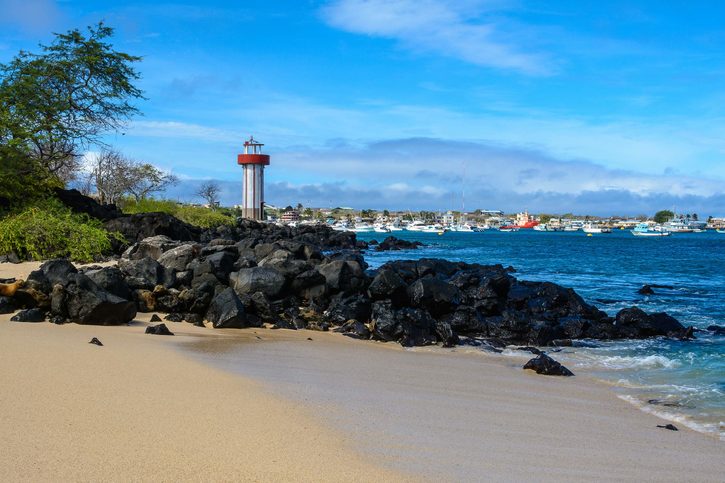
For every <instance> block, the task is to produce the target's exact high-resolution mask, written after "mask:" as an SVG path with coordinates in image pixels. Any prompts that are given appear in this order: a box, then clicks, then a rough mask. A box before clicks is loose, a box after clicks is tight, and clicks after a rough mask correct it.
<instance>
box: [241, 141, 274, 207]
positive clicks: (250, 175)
mask: <svg viewBox="0 0 725 483" xmlns="http://www.w3.org/2000/svg"><path fill="white" fill-rule="evenodd" d="M262 146H264V144H262V143H260V142H258V141H256V140H255V139H254V137H253V136H250V137H249V141H244V154H239V155H237V164H241V165H242V168H243V169H244V174H243V177H242V216H243V217H244V218H251V219H253V220H261V219H263V218H264V167H265V166H268V165H269V155H268V154H262Z"/></svg>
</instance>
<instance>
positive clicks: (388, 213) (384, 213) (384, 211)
mask: <svg viewBox="0 0 725 483" xmlns="http://www.w3.org/2000/svg"><path fill="white" fill-rule="evenodd" d="M383 216H384V217H385V218H388V217H389V216H390V212H389V211H388V210H383Z"/></svg>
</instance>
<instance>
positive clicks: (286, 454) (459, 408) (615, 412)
mask: <svg viewBox="0 0 725 483" xmlns="http://www.w3.org/2000/svg"><path fill="white" fill-rule="evenodd" d="M15 267H16V268H17V267H18V266H15ZM0 268H3V267H0ZM25 268H26V269H27V270H28V271H29V270H31V269H33V268H35V267H34V266H31V265H28V266H26V267H25ZM1 273H3V275H2V276H11V275H5V272H4V271H1ZM21 275H23V274H22V273H18V274H16V276H21ZM150 316H151V313H146V314H139V316H138V317H137V318H136V321H141V322H134V323H133V324H132V325H131V326H120V327H99V326H83V325H76V324H67V325H63V326H55V325H52V324H47V323H40V324H32V323H15V322H13V323H10V322H8V320H9V318H10V315H2V316H0V334H1V335H2V337H0V341H2V343H3V345H5V346H6V347H3V350H2V351H1V352H2V354H0V362H2V364H3V367H6V368H10V367H17V368H18V372H17V373H14V371H8V370H5V371H3V372H2V381H1V382H2V385H3V387H4V388H5V389H6V390H5V394H4V396H5V397H2V398H1V399H0V402H1V403H2V404H1V406H0V407H1V408H2V409H3V411H2V413H3V416H2V417H1V418H0V421H2V424H0V426H2V427H3V428H5V430H4V434H2V436H3V438H4V440H6V441H12V444H11V445H9V450H8V451H6V452H5V454H3V455H0V475H4V476H6V477H7V479H12V480H16V479H57V478H59V477H64V479H88V478H96V479H99V478H100V479H108V478H109V475H114V476H115V477H116V478H117V479H129V478H135V479H153V477H154V475H158V474H164V476H165V477H167V478H174V479H184V478H194V477H196V478H199V477H204V476H206V477H216V478H217V479H218V478H223V477H227V478H237V479H262V480H269V479H285V480H288V479H296V480H299V479H308V480H316V481H320V480H339V479H345V480H356V481H357V480H364V479H369V480H373V479H378V480H379V479H383V480H384V481H393V480H405V479H416V480H420V479H440V478H446V477H447V478H449V479H450V478H452V477H453V476H455V477H456V479H469V480H470V479H476V476H480V474H487V475H488V477H489V478H495V479H522V478H523V479H532V478H535V479H537V480H552V481H554V480H555V481H562V480H571V481H575V480H579V481H580V480H581V479H602V478H605V477H609V478H612V479H632V480H634V479H637V480H642V479H657V480H661V481H682V480H683V479H695V480H698V481H719V477H721V475H722V474H723V472H725V462H722V458H721V455H722V450H723V446H722V443H721V442H720V441H718V440H716V439H714V438H710V437H708V435H706V434H703V433H699V432H695V431H693V430H690V429H686V428H681V431H679V432H671V431H666V430H662V429H659V428H656V424H658V423H659V424H661V423H662V421H663V420H662V419H661V418H659V417H657V416H653V415H650V414H646V413H645V412H644V411H641V410H640V409H637V408H636V407H634V406H633V405H631V404H629V403H626V402H625V401H622V400H621V399H619V398H618V397H617V396H616V394H615V393H614V392H613V391H612V390H611V389H610V388H607V387H605V385H604V384H601V383H598V382H597V381H596V380H595V379H594V378H592V377H589V376H587V375H580V376H577V377H575V378H553V377H548V376H539V375H536V374H533V373H530V371H523V370H522V369H521V364H522V363H523V361H524V360H525V359H526V356H522V357H521V360H517V359H516V358H512V357H507V358H506V359H504V358H501V357H497V356H492V355H489V354H485V353H481V352H480V351H476V352H477V353H476V354H470V356H469V354H465V352H467V350H466V349H465V348H460V347H459V348H457V349H453V350H446V351H443V350H431V349H429V348H414V349H403V348H402V347H400V346H399V345H398V344H384V343H377V342H367V343H366V341H357V340H352V339H350V338H347V337H344V336H342V335H340V334H333V333H325V332H315V331H288V330H270V329H251V328H250V329H243V330H238V329H217V330H210V329H202V328H197V327H193V326H191V325H190V324H186V323H169V322H165V323H166V324H167V326H168V327H169V328H170V329H171V330H172V331H173V332H175V333H177V336H175V337H163V336H149V335H145V334H143V329H144V328H145V326H146V322H147V321H148V320H149V318H150ZM94 336H97V337H99V338H100V339H101V340H102V341H103V342H104V343H105V344H106V346H104V347H102V348H99V347H95V346H92V345H89V344H87V342H88V340H89V339H90V338H91V337H94ZM257 337H261V338H262V340H261V341H260V340H259V339H257ZM308 338H312V339H313V340H312V341H308V340H307V339H308ZM257 342H259V343H257ZM194 346H196V348H194ZM200 347H206V348H207V349H206V350H207V352H206V356H207V357H206V360H204V359H205V357H204V355H203V354H204V352H203V351H202V352H201V356H200V352H199V348H200ZM240 349H243V350H242V352H241V353H242V355H243V358H246V359H244V360H245V361H246V362H247V363H249V364H248V367H247V369H249V368H250V367H251V368H252V369H254V370H246V373H245V371H240V370H239V364H238V363H239V361H240V359H239V357H238V356H239V353H238V352H235V351H239V350H240ZM99 351H102V352H99ZM225 351H226V353H227V355H229V354H231V355H233V357H232V359H231V361H232V367H230V365H229V364H230V361H229V360H226V361H220V360H216V361H214V360H209V357H212V358H218V357H219V356H220V355H221V356H223V355H224V353H225ZM194 352H195V354H196V355H194ZM456 352H457V353H456ZM470 352H473V351H472V350H471V351H470ZM109 353H111V354H109ZM99 354H103V358H102V359H101V358H98V355H99ZM109 355H110V357H109ZM200 359H201V361H200ZM506 361H509V362H510V363H507V362H506ZM200 362H203V364H202V363H200ZM235 364H236V365H237V366H236V367H234V365H235ZM255 364H256V366H255ZM210 365H211V366H213V367H210ZM255 367H256V368H255ZM260 368H261V372H259V369H260ZM391 368H394V369H395V370H394V371H392V372H391ZM255 370H257V372H256V373H255V372H254V371H255ZM396 371H397V372H396ZM230 372H231V373H232V374H230ZM429 373H430V374H429ZM385 374H387V376H390V375H391V374H398V375H400V374H402V376H400V377H402V381H401V380H398V379H399V377H397V376H396V377H394V378H393V379H392V380H390V378H389V377H388V378H387V379H386V378H382V380H381V377H380V376H381V375H385ZM474 375H475V376H476V377H478V378H479V379H477V380H476V381H474V382H475V384H474V383H472V381H471V380H470V377H473V376H474ZM285 377H287V378H288V379H285ZM289 378H292V379H289ZM109 379H110V380H109ZM300 381H302V382H303V383H304V384H306V386H307V387H308V388H310V389H308V390H307V392H299V384H300ZM358 383H359V384H360V385H357V384H358ZM295 385H296V386H295ZM200 386H201V387H203V388H204V389H205V391H206V392H205V393H202V394H200V393H199V387H200ZM40 387H43V388H44V389H45V391H44V392H41V391H39V390H38V388H40ZM68 387H72V388H73V391H72V394H69V393H68ZM290 388H292V389H295V388H297V389H296V390H297V393H295V391H294V390H293V391H291V392H290ZM472 389H473V390H472ZM446 390H448V391H449V392H450V393H448V394H446V393H445V391H446ZM346 391H347V392H346ZM330 392H332V396H331V395H330ZM340 392H343V393H345V394H348V393H349V394H351V395H350V396H349V397H348V396H345V394H343V396H344V397H343V398H342V399H340V398H339V397H338V396H337V395H336V394H337V393H340ZM300 396H301V397H300ZM532 396H533V397H532ZM390 397H393V399H392V400H391V399H389V398H390ZM77 399H80V404H79V403H78V401H77ZM240 401H242V404H241V406H242V407H241V408H240V407H239V406H240V404H239V403H240ZM398 401H404V402H406V403H407V404H408V406H406V407H405V410H404V411H403V412H400V411H399V410H398V409H396V408H395V407H394V404H395V403H396V402H398ZM220 402H221V404H220ZM351 409H352V412H351ZM371 410H374V411H375V412H374V414H372V416H373V417H371V413H370V411H371ZM366 411H367V412H366ZM481 411H484V413H481ZM386 413H387V415H388V416H386V417H388V418H390V417H393V419H392V420H391V419H387V420H386V419H385V417H382V419H379V421H377V422H376V419H375V417H378V418H380V417H381V415H382V416H385V415H386ZM260 415H262V416H263V418H260V417H259V416H260ZM406 418H407V419H406ZM411 418H413V419H411ZM261 419H263V421H262V420H261ZM178 421H183V422H184V425H189V427H179V423H178ZM371 421H372V422H375V425H373V426H372V427H371V426H370V424H369V423H370V422H371ZM431 424H433V426H432V427H431V426H430V425H431ZM147 425H148V426H147ZM250 425H251V426H252V427H253V428H252V429H250V428H248V426H250ZM241 427H244V431H242V432H241V433H240V432H239V430H240V429H241ZM150 428H157V431H158V434H149V429H150ZM474 429H475V431H474ZM134 430H136V431H138V433H134ZM0 431H3V430H0ZM71 434H72V435H73V438H70V435H71ZM107 435H109V436H110V437H108V436H107ZM245 438H246V439H245ZM250 445H251V446H252V447H253V449H252V450H250ZM215 448H216V449H215ZM371 448H372V449H371ZM376 448H377V449H376ZM220 449H221V450H222V451H219V450H220ZM467 451H468V452H467ZM217 453H220V454H217ZM240 453H241V454H244V457H242V460H243V461H244V464H243V465H241V463H239V458H240V457H239V456H238V454H240ZM633 455H636V456H633ZM230 458H231V459H230ZM95 461H102V464H100V465H98V464H94V462H95ZM230 461H234V462H235V463H239V465H241V466H243V468H239V467H238V465H237V464H234V465H231V466H230ZM431 461H432V462H434V463H435V464H433V465H431ZM18 462H21V463H18ZM471 462H474V463H476V464H474V465H473V467H472V466H471ZM481 471H484V472H485V473H480V472H481ZM410 475H413V476H412V477H411V476H410ZM436 477H437V478H436Z"/></svg>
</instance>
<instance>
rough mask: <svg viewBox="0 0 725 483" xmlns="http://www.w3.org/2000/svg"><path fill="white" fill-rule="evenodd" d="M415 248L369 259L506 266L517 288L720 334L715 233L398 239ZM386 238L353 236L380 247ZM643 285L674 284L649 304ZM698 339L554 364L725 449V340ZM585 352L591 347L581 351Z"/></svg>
mask: <svg viewBox="0 0 725 483" xmlns="http://www.w3.org/2000/svg"><path fill="white" fill-rule="evenodd" d="M393 234H394V235H395V236H396V237H398V238H402V239H406V240H419V241H421V242H423V243H424V244H425V245H426V246H425V247H422V248H420V249H418V250H405V251H398V252H374V251H369V252H368V253H366V256H365V259H366V260H367V262H368V263H369V264H370V265H371V267H373V268H375V267H377V266H380V265H382V264H383V263H385V262H387V261H389V260H397V259H414V258H422V257H436V258H445V259H448V260H460V261H465V262H469V263H482V264H493V263H501V264H503V265H504V266H508V265H511V266H513V267H514V268H515V269H516V273H515V274H514V275H515V276H516V277H518V278H519V279H521V280H547V281H552V282H556V283H558V284H561V285H563V286H566V287H572V288H574V289H575V290H576V291H577V292H578V293H579V294H580V295H582V297H584V299H585V300H586V301H587V302H589V303H591V304H594V305H596V306H597V307H599V308H600V309H602V310H603V311H605V312H607V313H608V314H610V315H614V314H616V312H617V311H619V310H620V309H622V308H624V307H630V306H635V305H636V306H637V307H640V308H641V309H643V310H645V311H647V312H661V311H665V312H667V313H669V314H670V315H672V316H674V317H675V318H677V319H678V320H680V322H682V324H683V325H685V326H689V325H692V326H694V327H696V328H700V329H705V328H706V327H707V326H709V325H713V324H716V325H725V235H724V234H718V233H716V232H707V233H692V234H674V235H672V236H670V237H657V238H654V237H653V238H643V237H634V236H632V235H631V234H630V232H629V231H615V232H614V233H611V234H597V235H593V236H586V235H585V234H584V233H582V232H536V231H533V230H522V231H519V232H511V233H502V232H498V231H486V232H482V233H457V232H448V233H446V234H444V235H442V236H439V235H437V234H435V233H419V232H406V231H401V232H395V233H393ZM384 236H385V235H384V234H380V233H364V234H362V233H361V234H358V238H359V239H363V240H371V239H377V240H381V239H382V237H384ZM644 284H660V285H670V286H672V287H673V288H672V289H655V295H650V296H643V295H640V294H638V293H637V291H638V289H639V288H641V287H642V285H644ZM696 335H697V340H695V341H690V342H681V341H674V340H666V339H663V338H658V339H650V340H643V341H626V342H604V343H602V342H596V343H595V344H593V345H594V347H574V348H565V349H562V350H561V351H560V352H558V353H557V354H556V355H555V358H557V359H558V360H560V361H561V362H563V363H564V364H565V365H567V366H568V367H570V368H571V369H572V370H573V371H574V372H575V373H576V372H578V371H579V372H586V373H589V374H592V375H593V376H595V377H597V378H599V379H601V380H603V381H605V382H607V383H609V384H611V386H612V387H613V389H614V390H615V391H617V393H618V394H619V395H620V397H621V398H623V399H625V400H627V401H629V402H631V403H633V404H636V405H637V406H639V407H641V408H642V409H643V410H645V411H648V412H652V413H655V414H659V415H661V416H663V417H665V418H667V419H670V420H673V421H677V422H680V423H681V424H684V425H687V426H689V427H691V428H693V429H697V430H700V431H704V432H709V433H715V434H716V435H718V437H720V439H723V440H725V337H723V336H714V335H712V334H711V333H710V332H707V331H703V332H698V333H697V334H696ZM587 345H589V344H587Z"/></svg>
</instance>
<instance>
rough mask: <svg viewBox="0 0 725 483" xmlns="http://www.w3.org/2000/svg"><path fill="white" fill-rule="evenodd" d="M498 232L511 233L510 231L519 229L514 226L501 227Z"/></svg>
mask: <svg viewBox="0 0 725 483" xmlns="http://www.w3.org/2000/svg"><path fill="white" fill-rule="evenodd" d="M498 231H502V232H504V233H511V232H512V231H519V227H518V226H514V227H501V228H499V229H498Z"/></svg>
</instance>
